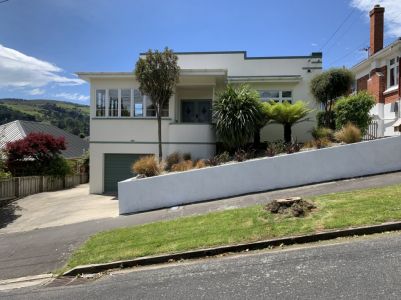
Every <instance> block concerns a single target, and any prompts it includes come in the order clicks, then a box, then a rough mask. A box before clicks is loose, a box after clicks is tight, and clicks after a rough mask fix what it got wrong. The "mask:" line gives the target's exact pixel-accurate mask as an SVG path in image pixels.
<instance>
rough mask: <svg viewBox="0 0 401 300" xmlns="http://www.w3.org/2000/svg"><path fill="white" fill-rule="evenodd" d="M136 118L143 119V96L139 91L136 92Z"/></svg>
mask: <svg viewBox="0 0 401 300" xmlns="http://www.w3.org/2000/svg"><path fill="white" fill-rule="evenodd" d="M134 116H135V117H143V96H142V94H141V92H140V91H139V90H134Z"/></svg>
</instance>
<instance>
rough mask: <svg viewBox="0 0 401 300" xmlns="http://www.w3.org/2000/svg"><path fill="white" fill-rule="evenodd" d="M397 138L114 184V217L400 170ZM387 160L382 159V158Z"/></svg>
mask: <svg viewBox="0 0 401 300" xmlns="http://www.w3.org/2000/svg"><path fill="white" fill-rule="evenodd" d="M400 146H401V137H391V138H385V139H379V140H374V141H367V142H361V143H357V144H350V145H343V146H338V147H332V148H326V149H320V150H312V151H307V152H299V153H295V154H290V155H283V156H278V157H272V158H261V159H256V160H250V161H246V162H242V163H233V164H228V165H223V166H217V167H210V168H205V169H200V170H191V171H187V172H181V173H170V174H166V175H162V176H157V177H151V178H144V179H139V180H136V179H128V180H125V181H122V182H119V184H118V192H119V210H120V214H126V213H133V212H139V211H146V210H152V209H159V208H163V207H171V206H176V205H182V204H186V203H193V202H199V201H205V200H212V199H217V198H224V197H231V196H235V195H240V194H246V193H253V192H259V191H265V190H272V189H278V188H286V187H291V186H299V185H305V184H310V183H316V182H323V181H329V180H336V179H341V178H350V177H356V176H364V175H370V174H377V173H382V172H390V171H397V170H401V151H399V150H400ZM389 153H390V154H391V155H388V154H389Z"/></svg>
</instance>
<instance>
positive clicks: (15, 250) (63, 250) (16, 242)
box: [0, 172, 401, 280]
mask: <svg viewBox="0 0 401 300" xmlns="http://www.w3.org/2000/svg"><path fill="white" fill-rule="evenodd" d="M397 183H401V173H400V172H397V173H390V174H385V175H378V176H371V177H365V178H357V179H351V180H344V181H336V182H330V183H323V184H317V185H311V186H304V187H299V188H293V189H286V190H279V191H271V192H266V193H258V194H253V195H245V196H240V197H233V198H230V199H224V200H218V201H213V202H204V203H198V204H193V205H187V206H184V207H180V208H177V209H162V210H157V211H151V212H145V213H138V214H135V215H129V216H120V217H117V218H107V219H99V220H95V221H88V222H82V223H76V224H71V225H65V226H59V227H49V228H44V229H37V230H32V231H27V232H20V233H9V234H0V280H2V279H9V278H17V277H22V276H28V275H38V274H43V273H49V272H52V271H53V270H55V269H57V268H60V267H62V266H63V265H64V264H65V262H66V261H67V259H68V257H69V255H70V254H71V253H72V251H73V250H74V249H76V248H77V247H78V246H79V245H81V244H82V243H83V242H84V241H85V240H86V239H87V238H88V237H89V236H91V235H93V234H95V233H97V232H100V231H104V230H108V229H113V228H117V227H125V226H130V225H138V224H144V223H149V222H154V221H158V220H167V219H174V218H177V217H181V216H187V215H193V214H201V213H207V212H210V211H216V210H223V209H228V208H235V207H244V206H249V205H252V204H258V203H266V202H268V201H270V200H271V199H275V198H280V197H285V196H304V197H306V196H314V195H321V194H327V193H334V192H340V191H349V190H355V189H361V188H370V187H380V186H386V185H390V184H397Z"/></svg>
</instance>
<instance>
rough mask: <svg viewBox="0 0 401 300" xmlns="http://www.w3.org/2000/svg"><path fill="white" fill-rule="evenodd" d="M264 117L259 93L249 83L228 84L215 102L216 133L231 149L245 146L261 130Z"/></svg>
mask: <svg viewBox="0 0 401 300" xmlns="http://www.w3.org/2000/svg"><path fill="white" fill-rule="evenodd" d="M263 119H264V114H263V110H262V103H261V102H260V98H259V94H258V92H257V91H255V90H252V89H251V88H250V87H249V86H247V85H241V86H239V87H234V86H232V85H228V86H227V87H226V89H225V90H224V91H222V92H221V93H220V94H219V95H218V97H217V100H216V101H215V102H214V103H213V120H214V122H215V123H216V124H215V127H216V134H217V136H218V138H219V139H220V140H221V142H223V144H224V145H225V146H226V147H227V148H229V149H231V150H236V149H240V148H242V147H244V146H245V145H246V144H247V143H248V142H249V140H250V139H251V137H253V136H254V134H255V132H256V131H257V130H260V126H261V124H262V123H263Z"/></svg>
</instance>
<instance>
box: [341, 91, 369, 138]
mask: <svg viewBox="0 0 401 300" xmlns="http://www.w3.org/2000/svg"><path fill="white" fill-rule="evenodd" d="M374 106H375V99H374V97H373V96H372V95H370V94H369V93H368V92H365V91H363V92H359V93H357V94H355V95H350V96H347V97H342V98H341V99H339V100H338V101H337V103H336V106H335V111H336V115H337V118H336V127H337V129H340V128H342V127H343V126H345V125H346V124H347V123H352V124H354V125H355V126H357V127H358V128H359V129H360V130H361V132H362V134H365V133H366V131H367V129H368V127H369V124H370V122H371V121H372V117H371V115H370V114H369V112H370V110H371V109H372V108H373V107H374Z"/></svg>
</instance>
